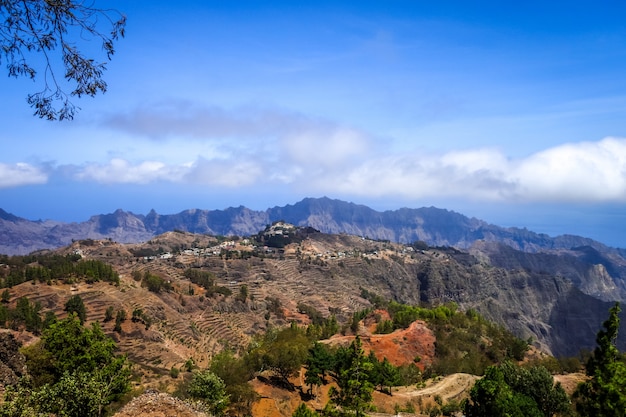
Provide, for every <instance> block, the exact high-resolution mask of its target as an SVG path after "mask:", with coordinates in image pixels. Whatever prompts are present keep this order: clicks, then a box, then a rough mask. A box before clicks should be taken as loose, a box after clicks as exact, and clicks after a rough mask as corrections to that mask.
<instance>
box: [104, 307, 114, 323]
mask: <svg viewBox="0 0 626 417" xmlns="http://www.w3.org/2000/svg"><path fill="white" fill-rule="evenodd" d="M113 311H114V309H113V306H108V307H107V309H106V310H105V311H104V321H105V322H107V321H111V320H113Z"/></svg>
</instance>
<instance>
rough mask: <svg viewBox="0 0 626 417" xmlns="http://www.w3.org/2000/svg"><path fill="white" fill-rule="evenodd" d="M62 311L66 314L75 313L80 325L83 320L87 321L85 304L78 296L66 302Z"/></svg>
mask: <svg viewBox="0 0 626 417" xmlns="http://www.w3.org/2000/svg"><path fill="white" fill-rule="evenodd" d="M64 310H65V311H67V313H68V314H72V313H75V314H76V316H77V317H78V319H79V320H80V324H84V323H85V320H87V309H86V308H85V303H84V302H83V299H82V298H81V297H80V295H78V294H76V295H74V296H72V297H71V298H70V299H69V300H67V302H66V303H65V309H64Z"/></svg>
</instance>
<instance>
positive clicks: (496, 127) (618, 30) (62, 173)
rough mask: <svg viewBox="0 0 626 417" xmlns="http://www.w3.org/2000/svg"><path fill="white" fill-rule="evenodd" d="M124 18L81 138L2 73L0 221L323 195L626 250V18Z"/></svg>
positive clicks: (264, 13)
mask: <svg viewBox="0 0 626 417" xmlns="http://www.w3.org/2000/svg"><path fill="white" fill-rule="evenodd" d="M470 3H471V4H470ZM545 3H549V4H545ZM96 4H97V5H102V4H104V2H102V1H97V2H96ZM111 5H113V6H114V7H115V8H117V9H118V10H120V11H122V12H124V13H125V14H126V15H127V17H128V26H127V35H126V38H125V39H123V40H122V41H120V42H119V43H118V44H117V48H116V49H117V51H116V54H115V56H114V57H113V60H112V61H111V62H110V63H109V64H108V70H107V72H106V80H107V82H108V85H109V90H108V91H107V93H106V94H104V95H101V96H98V97H96V98H94V99H91V98H83V99H80V100H78V101H76V104H78V105H79V106H80V107H81V111H80V112H79V113H78V115H77V117H76V118H75V119H74V120H73V121H72V122H62V123H58V122H53V123H51V122H46V121H42V120H39V119H36V118H34V117H33V116H32V111H31V109H30V108H29V107H28V105H27V104H26V101H25V97H26V94H27V93H32V92H35V91H37V88H38V87H39V86H40V83H41V80H38V81H36V82H35V83H33V82H32V81H30V80H25V79H18V80H16V79H12V78H8V77H0V91H2V100H0V125H1V126H2V129H0V144H2V149H3V151H2V152H1V153H0V208H3V209H4V210H6V211H9V212H11V213H13V214H15V215H18V216H21V217H25V218H29V219H55V220H62V221H83V220H86V219H88V217H89V216H90V215H93V214H99V213H108V212H112V211H114V210H115V209H117V208H122V209H124V210H129V211H133V212H135V213H147V212H148V211H149V210H150V209H152V208H154V209H155V210H157V212H159V213H163V214H166V213H176V212H179V211H181V210H184V209H188V208H202V209H223V208H226V207H229V206H239V205H245V206H247V207H250V208H253V209H265V208H267V207H272V206H275V205H285V204H293V203H295V202H297V201H299V200H300V199H302V198H304V197H321V196H328V197H331V198H338V199H342V200H347V201H353V202H355V203H359V204H366V205H369V206H370V207H372V208H375V209H379V210H387V209H397V208H400V207H414V208H417V207H422V206H437V207H441V208H447V209H451V210H455V211H458V212H460V213H463V214H465V215H468V216H474V217H478V218H481V219H484V220H486V221H489V222H492V223H495V224H498V225H502V226H518V227H527V228H529V229H531V230H534V231H538V232H545V233H548V234H550V235H557V234H564V233H571V234H580V235H583V236H588V237H592V238H595V239H598V240H600V241H602V242H605V243H607V244H610V245H613V246H619V247H626V233H625V232H626V139H625V138H626V117H625V116H626V24H625V23H624V21H623V16H624V13H625V12H626V6H624V5H623V4H621V3H620V2H617V1H601V2H571V1H570V2H561V1H553V2H533V1H530V2H524V3H523V4H515V5H513V4H508V3H506V2H466V1H447V2H446V1H442V2H422V1H360V2H341V1H334V2H323V1H319V2H297V1H290V2H277V1H272V2H261V1H256V2H251V1H238V2H225V1H224V2H213V1H195V2H193V1H188V2H178V3H176V2H171V1H150V2H148V1H133V2H122V1H118V2H115V1H112V2H106V7H109V6H111ZM87 48H89V50H90V51H92V52H94V53H99V47H98V45H94V44H87Z"/></svg>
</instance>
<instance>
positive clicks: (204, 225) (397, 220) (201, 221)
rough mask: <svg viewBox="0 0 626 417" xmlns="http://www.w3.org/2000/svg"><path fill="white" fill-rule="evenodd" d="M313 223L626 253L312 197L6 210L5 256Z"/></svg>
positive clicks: (457, 243) (375, 232) (431, 212)
mask: <svg viewBox="0 0 626 417" xmlns="http://www.w3.org/2000/svg"><path fill="white" fill-rule="evenodd" d="M279 220H282V221H286V222H288V223H291V224H294V225H296V226H311V227H313V228H315V229H317V230H320V231H321V232H323V233H346V234H350V235H355V236H362V237H368V238H370V239H377V240H389V241H391V242H397V243H411V242H415V241H423V242H426V243H427V244H428V245H431V246H453V247H456V248H459V249H467V248H469V247H471V246H472V245H473V244H474V242H476V241H478V240H483V241H491V242H501V243H504V244H506V245H507V246H509V247H512V248H514V249H517V250H521V251H524V252H531V253H533V252H540V251H543V250H559V249H570V248H572V247H582V246H589V247H591V248H594V249H595V250H597V251H600V252H610V253H613V254H617V255H618V256H620V257H623V256H626V249H617V248H609V247H607V246H606V245H604V244H602V243H600V242H597V241H594V240H592V239H588V238H584V237H580V236H573V235H562V236H557V237H550V236H548V235H546V234H540V233H534V232H532V231H529V230H527V229H520V228H503V227H499V226H496V225H492V224H489V223H487V222H485V221H482V220H479V219H476V218H469V217H467V216H464V215H462V214H459V213H456V212H453V211H449V210H445V209H440V208H435V207H422V208H417V209H410V208H401V209H398V210H388V211H384V212H379V211H376V210H373V209H371V208H369V207H367V206H364V205H359V204H354V203H349V202H345V201H341V200H333V199H330V198H327V197H323V198H305V199H303V200H302V201H300V202H298V203H296V204H293V205H286V206H284V207H273V208H268V209H267V210H265V211H255V210H250V209H248V208H246V207H243V206H240V207H230V208H227V209H225V210H200V209H190V210H184V211H181V212H180V213H177V214H159V213H157V212H156V211H154V210H151V211H150V212H149V213H148V214H146V215H143V214H135V213H132V212H128V211H124V210H121V209H118V210H116V211H115V212H114V213H109V214H99V215H94V216H92V217H90V218H89V220H87V221H84V222H80V223H63V222H58V221H54V220H44V221H42V220H37V221H31V220H27V219H24V218H21V217H18V216H15V215H14V214H11V213H7V212H6V211H4V210H2V209H0V253H4V254H8V255H17V254H27V253H30V252H32V251H35V250H39V249H52V248H57V247H61V246H65V245H67V244H69V243H71V242H72V240H77V239H87V238H90V239H112V240H115V241H117V242H120V243H137V242H142V241H146V240H148V239H150V238H152V237H154V236H156V235H159V234H162V233H165V232H168V231H172V230H180V231H186V232H191V233H199V234H210V235H216V236H218V235H223V236H229V235H236V236H249V235H252V234H255V233H257V232H259V231H260V230H262V229H263V228H264V227H265V226H266V225H268V224H271V223H273V222H275V221H279Z"/></svg>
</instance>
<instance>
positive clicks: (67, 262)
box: [0, 255, 626, 417]
mask: <svg viewBox="0 0 626 417" xmlns="http://www.w3.org/2000/svg"><path fill="white" fill-rule="evenodd" d="M3 261H6V262H5V263H4V265H3V266H2V269H1V271H0V282H1V283H2V286H3V287H4V290H3V291H2V293H1V295H0V301H1V303H0V325H1V326H4V327H8V328H11V329H13V330H18V331H21V330H26V331H29V332H32V333H34V334H40V335H41V341H40V342H38V343H36V344H34V345H31V346H29V347H27V348H24V349H22V352H23V354H24V355H25V357H26V365H27V368H28V374H27V376H25V377H24V378H23V379H22V380H21V381H20V382H19V383H18V384H15V385H14V386H12V387H10V388H9V389H8V390H7V391H6V399H5V403H4V405H2V407H0V416H18V415H50V414H53V415H58V416H74V415H76V416H78V415H81V416H100V415H104V414H107V413H109V412H110V410H111V406H112V405H113V404H115V402H117V401H118V400H120V398H121V397H122V396H123V395H124V394H125V393H127V392H128V387H129V381H130V378H131V366H130V363H129V361H128V360H127V359H126V358H124V357H120V356H118V355H116V347H115V343H113V341H112V339H110V338H109V337H108V336H106V335H105V334H104V332H103V330H102V329H101V328H100V326H99V324H98V323H91V324H89V325H85V321H86V314H85V305H84V304H83V301H82V299H81V298H80V296H78V295H75V296H73V297H71V298H70V299H69V300H68V301H67V303H66V304H65V311H66V312H67V313H68V314H69V317H68V318H67V319H65V320H62V321H57V318H56V317H55V315H54V314H53V313H52V312H51V311H45V314H43V313H44V310H43V309H42V306H41V305H40V304H39V303H38V302H33V301H31V300H28V299H27V298H26V297H22V298H14V297H12V292H13V291H14V290H13V289H12V286H13V285H16V283H20V282H26V281H31V282H33V283H37V282H40V283H48V284H50V283H52V282H54V281H55V280H58V281H60V282H63V283H75V282H78V281H82V280H84V281H86V282H93V281H99V280H101V281H108V282H111V283H113V284H115V283H117V281H118V280H119V278H117V275H116V274H115V273H114V272H113V271H112V269H110V266H108V265H106V264H104V263H101V262H96V261H94V262H91V261H89V262H86V261H82V260H81V259H80V258H79V257H78V256H77V255H68V256H57V255H53V256H50V257H49V258H47V257H45V256H32V257H12V258H6V259H3ZM184 276H185V278H186V279H188V280H189V281H190V282H191V283H193V284H195V285H197V286H199V287H201V289H202V290H203V291H202V294H203V297H219V298H220V300H224V299H226V297H229V296H231V295H232V293H231V292H230V290H229V289H228V288H225V287H220V286H218V285H216V282H217V281H216V279H215V278H216V277H215V276H214V275H213V274H211V273H210V272H207V271H202V270H200V269H187V270H186V271H185V273H184ZM132 278H133V279H134V280H135V281H136V285H137V286H139V285H141V286H142V287H145V288H146V289H147V290H148V291H151V292H152V293H155V294H157V295H158V296H159V297H160V296H164V295H167V293H169V292H172V291H175V289H173V288H172V287H171V286H170V282H169V281H167V280H164V279H163V278H162V277H160V276H158V275H155V274H153V273H151V272H150V271H148V270H144V271H143V272H141V273H139V272H138V271H137V273H133V274H132ZM188 288H189V294H190V295H192V292H191V290H192V287H191V286H189V287H188ZM361 295H362V297H363V298H365V299H367V300H369V301H370V303H371V305H372V306H373V307H372V308H369V309H364V310H360V311H356V312H355V313H354V314H353V315H352V317H351V318H348V320H343V319H342V321H341V322H340V321H338V319H337V317H336V316H335V315H333V314H331V315H329V316H327V317H326V316H325V315H323V314H322V313H321V312H320V311H318V310H316V309H315V308H314V307H312V306H310V305H306V304H305V303H302V302H301V303H299V304H298V307H297V308H298V312H299V313H301V314H305V315H307V316H308V317H309V319H310V324H309V325H307V326H299V325H297V324H296V323H295V322H294V323H291V325H287V326H286V327H272V326H271V325H270V324H269V323H270V321H269V314H270V312H271V314H272V315H276V316H277V317H278V316H280V315H281V314H283V315H282V316H281V322H282V323H284V322H285V321H286V318H285V316H284V312H283V309H282V308H281V306H280V300H278V299H274V298H270V297H268V298H267V299H266V300H265V305H266V308H267V313H266V314H267V317H266V318H265V320H266V322H267V325H268V330H267V331H266V332H264V333H262V334H258V335H257V336H256V337H254V338H253V339H252V341H251V343H250V344H249V345H247V347H245V348H234V347H233V348H228V347H226V348H225V349H224V350H223V351H221V353H219V354H217V355H215V356H213V358H212V360H211V361H210V363H209V364H208V366H206V367H204V368H202V369H201V368H198V367H196V366H195V364H194V363H193V361H192V360H189V361H188V362H187V363H186V364H185V365H184V366H183V367H172V369H171V370H170V376H171V377H172V378H173V379H172V381H176V382H178V387H177V391H176V394H177V395H178V396H180V397H183V398H187V399H189V400H192V401H195V402H197V403H199V404H201V405H202V408H204V409H205V410H206V411H207V412H208V413H210V414H212V415H220V414H230V415H250V414H251V409H252V404H253V403H254V402H255V401H256V400H257V394H256V393H255V391H254V389H253V388H252V385H251V383H250V382H251V381H253V380H255V379H256V380H261V381H264V382H266V383H268V384H272V385H273V386H275V387H281V388H282V389H284V390H288V391H291V392H294V393H299V394H300V395H301V396H302V398H303V400H307V399H313V398H318V399H319V398H321V391H323V392H324V394H326V392H328V398H329V401H328V402H327V403H326V404H325V405H324V407H323V408H321V409H319V410H316V411H313V410H310V409H308V408H306V405H303V406H301V407H299V408H298V409H297V410H296V414H298V415H299V416H304V415H314V414H315V413H321V414H324V415H326V416H333V417H334V416H342V415H356V416H361V415H364V414H366V413H367V412H369V411H371V410H373V409H374V406H373V400H372V399H373V395H374V393H375V391H379V392H380V393H384V394H386V395H389V396H393V394H394V388H393V387H397V386H409V385H414V386H416V387H421V386H422V384H423V382H424V380H426V379H428V378H430V377H434V376H441V375H448V374H452V373H456V372H464V373H470V374H474V375H484V377H483V378H482V379H481V380H480V381H479V382H478V383H476V385H475V386H474V388H473V389H472V391H471V394H470V398H469V399H468V400H467V401H465V402H463V403H459V402H455V401H450V402H444V401H443V400H441V398H439V399H437V398H435V401H434V403H433V404H429V405H428V406H424V407H421V406H420V407H419V411H421V412H426V413H427V414H429V415H440V414H443V415H452V414H453V413H455V412H461V411H462V412H464V413H465V415H467V416H487V415H489V416H498V415H509V416H552V415H580V416H586V415H599V416H604V415H611V416H622V415H624V414H623V412H624V411H623V410H625V409H626V407H625V406H626V403H625V400H624V397H625V394H624V386H626V370H625V365H624V363H625V362H624V356H623V355H622V354H621V353H620V352H619V351H618V350H617V348H616V347H615V338H616V335H617V328H618V325H619V316H618V314H619V306H618V305H616V306H615V307H614V308H612V309H611V311H610V315H609V320H607V321H606V322H605V323H604V327H603V329H602V330H601V331H600V333H598V338H597V342H598V348H597V349H596V351H594V352H593V354H590V355H589V358H588V360H587V361H585V362H586V366H585V369H586V372H587V374H588V377H589V379H588V381H587V382H585V383H584V384H582V385H581V386H580V387H579V389H578V390H577V391H576V393H575V395H574V396H573V397H572V398H569V397H568V396H567V395H566V394H565V392H564V391H563V389H562V388H561V387H560V386H559V385H558V384H554V381H553V377H552V374H551V372H555V371H562V370H568V371H577V370H580V369H582V365H581V362H580V360H567V361H565V360H561V361H556V360H554V359H553V358H552V359H549V360H543V361H541V362H538V361H535V362H530V363H525V364H524V365H522V366H520V365H519V363H521V360H522V359H524V357H525V353H526V351H527V349H528V347H529V342H530V341H529V340H526V341H524V340H520V339H518V338H516V337H515V336H514V335H512V334H511V333H510V332H508V331H507V330H506V329H504V328H503V327H501V326H498V325H495V324H493V323H491V322H489V321H487V320H485V319H484V318H483V317H481V316H480V315H479V314H478V313H476V312H475V311H473V310H468V311H459V310H458V308H457V306H456V305H455V304H453V303H448V304H445V305H439V306H433V307H429V308H427V307H424V306H414V305H406V304H401V303H398V302H394V301H387V300H384V299H383V298H382V297H380V296H378V295H376V294H373V293H370V292H367V291H365V290H363V291H362V293H361ZM250 297H251V294H250V293H249V292H248V287H247V286H246V285H241V286H239V293H237V294H236V295H234V296H233V298H232V300H233V302H237V303H239V304H240V305H243V304H244V303H245V302H246V300H247V299H249V298H250ZM331 312H332V311H331ZM114 313H115V311H114V309H113V307H112V306H111V307H109V308H108V309H107V310H106V312H105V316H104V322H107V321H111V320H113V319H114V318H115V322H116V327H115V328H114V331H117V332H120V330H119V325H120V324H121V322H122V321H124V320H125V319H126V315H127V313H126V312H125V310H124V309H123V307H121V308H120V309H119V310H118V311H117V313H118V314H114ZM153 319H156V318H154V317H149V316H148V315H147V314H146V313H145V312H144V311H142V309H141V308H139V307H137V308H135V310H134V311H133V312H132V320H133V322H137V321H140V322H143V323H144V324H145V326H146V329H148V328H149V327H150V325H151V324H152V320H153ZM344 319H345V316H344ZM364 320H368V321H369V322H370V323H371V322H374V323H376V326H375V327H376V333H380V334H384V333H391V332H394V331H396V330H399V329H404V328H407V327H408V326H409V325H411V323H413V322H414V321H415V320H424V321H425V322H426V323H427V325H428V327H429V328H430V329H431V330H432V331H433V333H434V334H435V336H436V340H437V341H436V344H435V358H434V360H433V361H432V363H430V362H429V363H428V364H426V366H424V364H423V363H421V358H419V357H415V358H414V361H413V363H409V364H404V365H402V366H395V365H393V364H392V363H391V362H390V361H389V360H388V359H387V358H384V357H380V356H377V355H376V352H367V351H366V350H365V349H364V348H363V344H362V343H361V338H360V337H359V336H358V335H359V334H360V333H361V332H362V328H363V322H364ZM118 322H119V323H118ZM337 333H343V334H344V335H346V336H353V338H351V339H350V338H347V339H348V340H349V341H348V342H347V343H346V344H344V345H330V344H329V343H327V342H326V341H325V339H327V338H329V337H330V336H332V335H335V334H337ZM303 367H304V369H305V372H304V380H303V382H304V384H303V386H298V385H297V382H294V381H296V380H294V378H293V377H294V376H295V375H298V374H299V372H300V371H301V370H302V369H303ZM167 369H169V365H168V368H167ZM331 386H332V388H331V389H329V388H330V387H331ZM79 391H80V392H79ZM376 395H380V394H376ZM414 406H415V405H414V404H408V403H407V404H406V405H405V406H404V407H402V406H397V410H394V411H396V412H398V411H416V409H415V408H414ZM385 411H388V410H385ZM620 413H622V414H620Z"/></svg>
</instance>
